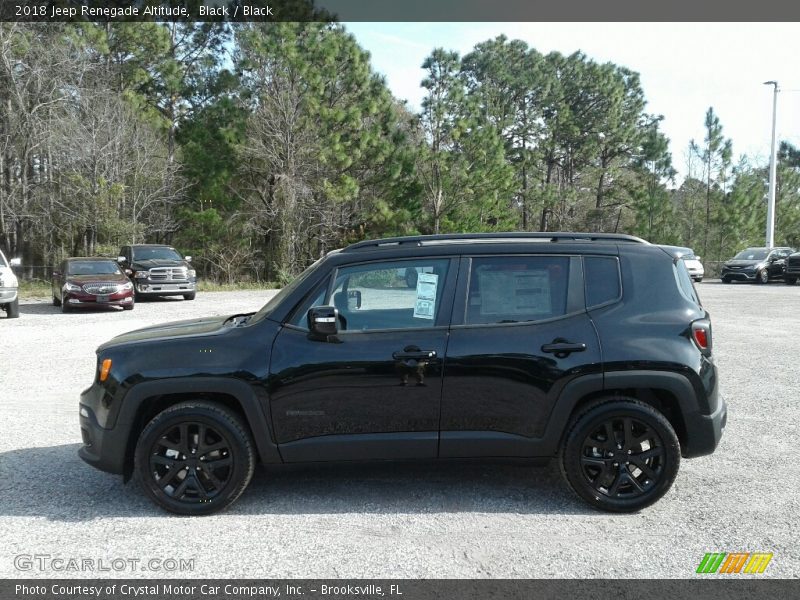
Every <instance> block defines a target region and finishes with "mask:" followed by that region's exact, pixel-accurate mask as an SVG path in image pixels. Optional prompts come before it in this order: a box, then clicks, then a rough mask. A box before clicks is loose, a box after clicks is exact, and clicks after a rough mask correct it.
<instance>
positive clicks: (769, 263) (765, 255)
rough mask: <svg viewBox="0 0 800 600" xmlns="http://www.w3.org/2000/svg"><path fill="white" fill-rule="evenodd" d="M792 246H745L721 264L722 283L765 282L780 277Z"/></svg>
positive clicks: (792, 250)
mask: <svg viewBox="0 0 800 600" xmlns="http://www.w3.org/2000/svg"><path fill="white" fill-rule="evenodd" d="M792 252H794V249H793V248H747V249H746V250H742V251H741V252H739V254H737V255H736V256H734V257H733V258H732V259H731V260H729V261H727V262H726V263H725V264H724V265H722V270H721V272H720V279H722V283H730V282H731V281H754V282H756V283H767V282H769V281H770V280H772V279H782V278H783V272H784V269H785V266H786V258H787V257H788V256H789V255H790V254H791V253H792Z"/></svg>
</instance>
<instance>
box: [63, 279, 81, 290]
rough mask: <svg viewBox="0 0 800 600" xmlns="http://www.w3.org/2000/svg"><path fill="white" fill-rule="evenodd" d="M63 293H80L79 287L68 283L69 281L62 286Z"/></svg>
mask: <svg viewBox="0 0 800 600" xmlns="http://www.w3.org/2000/svg"><path fill="white" fill-rule="evenodd" d="M64 291H65V292H80V291H81V286H79V285H75V284H74V283H70V282H69V281H68V282H67V283H65V284H64Z"/></svg>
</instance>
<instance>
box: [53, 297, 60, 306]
mask: <svg viewBox="0 0 800 600" xmlns="http://www.w3.org/2000/svg"><path fill="white" fill-rule="evenodd" d="M53 306H61V298H56V297H55V296H53Z"/></svg>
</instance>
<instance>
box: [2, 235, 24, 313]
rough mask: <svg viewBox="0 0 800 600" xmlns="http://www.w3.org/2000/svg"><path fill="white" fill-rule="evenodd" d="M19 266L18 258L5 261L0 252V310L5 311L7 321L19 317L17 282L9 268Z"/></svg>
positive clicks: (3, 255)
mask: <svg viewBox="0 0 800 600" xmlns="http://www.w3.org/2000/svg"><path fill="white" fill-rule="evenodd" d="M20 264H21V261H20V259H18V258H12V259H11V260H6V257H5V254H3V251H2V250H0V308H2V309H3V310H4V311H6V316H7V317H8V318H9V319H16V318H18V317H19V295H18V293H17V290H18V288H19V281H18V280H17V276H16V275H14V271H12V270H11V267H18V266H20Z"/></svg>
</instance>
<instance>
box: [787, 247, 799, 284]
mask: <svg viewBox="0 0 800 600" xmlns="http://www.w3.org/2000/svg"><path fill="white" fill-rule="evenodd" d="M798 279H800V252H795V253H794V254H790V255H789V256H787V257H786V271H784V273H783V281H784V283H786V284H787V285H794V284H795V283H797V280H798Z"/></svg>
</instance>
